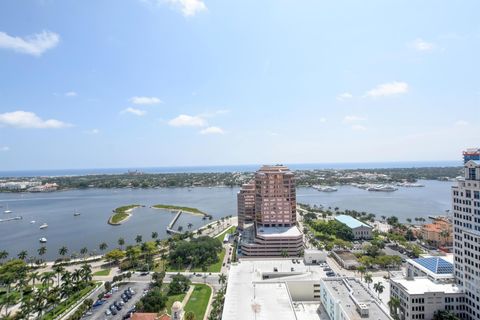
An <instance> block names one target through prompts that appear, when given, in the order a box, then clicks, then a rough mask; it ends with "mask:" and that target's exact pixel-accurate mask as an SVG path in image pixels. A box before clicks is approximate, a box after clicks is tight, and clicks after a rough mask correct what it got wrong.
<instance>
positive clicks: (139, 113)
mask: <svg viewBox="0 0 480 320" xmlns="http://www.w3.org/2000/svg"><path fill="white" fill-rule="evenodd" d="M120 113H130V114H134V115H136V116H140V117H141V116H144V115H146V114H147V111H145V110H140V109H135V108H132V107H128V108H126V109H123V110H122V112H120Z"/></svg>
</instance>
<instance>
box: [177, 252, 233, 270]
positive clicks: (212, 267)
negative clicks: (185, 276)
mask: <svg viewBox="0 0 480 320" xmlns="http://www.w3.org/2000/svg"><path fill="white" fill-rule="evenodd" d="M225 253H226V252H225V248H222V251H221V252H220V253H219V254H218V262H216V263H214V264H212V265H209V266H208V267H207V271H205V272H220V270H221V269H222V264H223V258H224V257H225ZM174 271H176V270H174ZM190 271H192V272H204V271H203V270H202V268H200V267H197V268H192V269H190Z"/></svg>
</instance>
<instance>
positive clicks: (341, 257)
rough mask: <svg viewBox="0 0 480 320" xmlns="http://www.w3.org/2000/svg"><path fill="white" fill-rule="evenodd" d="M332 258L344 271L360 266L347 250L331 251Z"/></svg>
mask: <svg viewBox="0 0 480 320" xmlns="http://www.w3.org/2000/svg"><path fill="white" fill-rule="evenodd" d="M332 256H333V258H334V259H335V260H336V261H337V262H338V264H339V265H340V266H342V267H343V268H345V269H349V270H352V269H355V268H357V267H358V266H359V265H360V263H359V262H358V260H357V257H356V256H355V255H354V254H353V253H351V252H350V251H348V250H333V251H332Z"/></svg>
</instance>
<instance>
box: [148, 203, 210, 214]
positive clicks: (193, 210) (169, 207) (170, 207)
mask: <svg viewBox="0 0 480 320" xmlns="http://www.w3.org/2000/svg"><path fill="white" fill-rule="evenodd" d="M152 207H153V208H156V209H166V210H182V211H185V212H190V213H196V214H205V212H203V211H200V210H199V209H197V208H190V207H182V206H174V205H170V204H156V205H153V206H152Z"/></svg>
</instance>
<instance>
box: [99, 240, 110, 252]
mask: <svg viewBox="0 0 480 320" xmlns="http://www.w3.org/2000/svg"><path fill="white" fill-rule="evenodd" d="M107 248H108V244H107V243H106V242H102V243H100V244H99V245H98V249H100V251H105V250H106V249H107Z"/></svg>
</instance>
